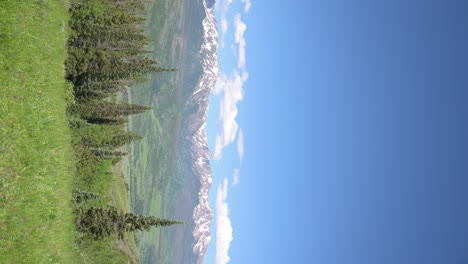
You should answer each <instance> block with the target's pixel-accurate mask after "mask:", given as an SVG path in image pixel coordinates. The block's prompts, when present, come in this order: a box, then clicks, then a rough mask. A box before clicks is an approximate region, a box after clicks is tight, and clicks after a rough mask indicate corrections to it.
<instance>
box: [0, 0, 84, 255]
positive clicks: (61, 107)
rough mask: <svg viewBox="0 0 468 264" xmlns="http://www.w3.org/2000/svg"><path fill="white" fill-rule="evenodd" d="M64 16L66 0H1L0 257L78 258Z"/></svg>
mask: <svg viewBox="0 0 468 264" xmlns="http://www.w3.org/2000/svg"><path fill="white" fill-rule="evenodd" d="M67 20H68V14H67V10H66V8H65V4H64V2H63V1H61V0H34V1H0V87H1V88H0V90H1V92H0V116H1V118H0V263H20V262H21V263H73V260H76V261H77V260H79V252H78V249H77V247H76V244H75V236H76V231H75V226H74V223H73V221H74V220H73V213H72V205H71V201H70V198H71V192H72V177H73V173H74V172H73V171H74V167H73V165H74V158H73V153H72V148H71V145H70V141H71V140H70V131H69V128H68V125H67V119H66V114H65V109H66V98H67V96H68V94H67V91H68V90H67V85H66V82H65V80H64V76H63V62H64V60H65V57H66V48H65V41H66V38H67V32H66V26H65V25H66V22H67ZM77 262H78V263H79V261H77Z"/></svg>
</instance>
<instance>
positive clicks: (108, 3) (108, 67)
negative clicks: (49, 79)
mask: <svg viewBox="0 0 468 264" xmlns="http://www.w3.org/2000/svg"><path fill="white" fill-rule="evenodd" d="M69 12H70V22H69V26H70V29H71V34H70V37H69V39H68V42H67V47H68V58H67V60H66V61H65V74H66V79H67V80H68V81H69V82H70V84H71V86H72V93H73V101H72V102H71V103H70V104H69V106H68V113H69V115H70V127H71V129H72V135H73V138H72V140H73V146H74V150H75V156H76V159H77V166H76V174H77V177H76V178H77V179H76V184H75V185H76V186H77V187H79V189H78V191H75V193H74V197H73V200H74V202H75V205H76V212H77V220H76V222H77V228H78V230H79V231H81V232H84V233H89V234H91V235H92V237H93V238H94V239H99V238H102V237H105V236H109V235H112V234H117V235H118V237H119V238H123V233H124V232H129V231H135V230H149V228H150V227H151V226H154V227H162V226H169V225H173V224H180V223H181V222H178V221H174V220H165V219H160V218H156V217H152V216H142V215H134V214H131V213H123V212H118V210H117V209H116V208H113V207H109V206H105V205H103V204H101V206H95V205H91V204H92V203H89V201H90V200H96V199H98V198H99V197H100V194H99V193H105V192H107V191H108V190H109V187H110V184H111V183H112V178H113V175H112V173H111V172H110V166H111V165H112V164H115V163H117V162H119V161H120V160H121V159H122V157H123V156H125V155H127V153H126V152H124V151H122V150H121V149H120V148H121V147H122V146H124V145H125V144H129V143H131V142H132V141H134V140H139V139H141V138H142V137H141V136H140V135H138V134H136V133H133V132H131V131H128V130H126V129H125V126H124V124H125V123H126V122H127V119H128V116H129V115H134V114H139V113H143V112H145V111H147V110H149V109H150V107H148V106H144V105H137V104H128V103H123V102H116V101H115V100H112V99H111V98H112V97H113V96H114V95H116V94H118V93H119V92H122V91H123V90H125V89H130V88H131V87H132V86H134V85H136V84H138V83H140V82H143V81H145V80H146V79H147V76H148V75H149V74H152V73H159V72H164V71H175V69H172V68H165V67H162V66H161V65H159V63H158V62H157V61H156V60H154V59H152V58H149V57H148V54H149V53H151V52H152V51H150V50H148V49H147V47H148V46H149V43H150V42H149V39H148V37H147V36H146V35H145V31H144V29H143V28H144V23H145V17H144V12H145V2H144V0H72V1H70V5H69ZM80 189H86V190H91V191H93V192H84V191H80ZM88 203H89V206H87V204H88Z"/></svg>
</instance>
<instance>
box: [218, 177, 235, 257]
mask: <svg viewBox="0 0 468 264" xmlns="http://www.w3.org/2000/svg"><path fill="white" fill-rule="evenodd" d="M227 195H228V179H227V178H224V182H223V184H222V185H221V184H220V185H218V191H217V193H216V203H215V207H216V257H215V263H216V264H226V263H228V262H229V260H230V257H229V247H230V246H231V241H232V239H233V236H232V225H231V220H230V219H229V207H228V204H227V202H226V199H227Z"/></svg>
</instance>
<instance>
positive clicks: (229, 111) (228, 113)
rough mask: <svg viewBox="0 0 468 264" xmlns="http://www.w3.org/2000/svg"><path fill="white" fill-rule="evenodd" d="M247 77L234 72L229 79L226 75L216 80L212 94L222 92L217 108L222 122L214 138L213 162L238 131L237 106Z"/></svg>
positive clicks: (219, 156)
mask: <svg viewBox="0 0 468 264" xmlns="http://www.w3.org/2000/svg"><path fill="white" fill-rule="evenodd" d="M247 77H248V75H246V74H242V76H241V75H239V72H238V71H237V70H234V71H233V72H232V73H231V74H230V75H229V77H228V76H227V75H226V74H220V76H219V78H218V83H217V84H216V86H215V90H214V94H219V93H220V92H221V91H222V92H223V97H222V98H221V100H220V106H219V121H221V122H222V128H221V130H222V131H221V132H220V133H218V135H217V137H216V143H215V149H214V153H213V157H214V159H215V160H219V159H220V158H221V152H222V149H223V148H224V147H226V146H228V145H229V144H231V143H232V142H233V141H234V140H235V138H236V134H237V131H238V129H239V125H238V124H237V122H236V117H237V113H238V109H237V104H238V103H239V102H240V101H242V99H243V96H244V95H243V94H244V91H243V85H244V82H245V81H246V80H247ZM218 138H219V139H218Z"/></svg>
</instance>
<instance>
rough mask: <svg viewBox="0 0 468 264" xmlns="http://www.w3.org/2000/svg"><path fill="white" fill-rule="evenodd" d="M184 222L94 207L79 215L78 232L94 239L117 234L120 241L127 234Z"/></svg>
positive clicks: (110, 208) (112, 208)
mask: <svg viewBox="0 0 468 264" xmlns="http://www.w3.org/2000/svg"><path fill="white" fill-rule="evenodd" d="M175 224H183V222H179V221H174V220H168V219H161V218H157V217H154V216H143V215H135V214H132V213H124V212H123V211H120V212H119V211H118V210H117V209H116V208H114V207H109V208H102V207H95V206H92V207H90V208H88V209H83V210H82V211H81V212H79V214H78V219H77V226H78V230H79V231H80V232H83V233H87V234H90V235H91V236H92V237H93V238H94V239H100V238H104V237H106V236H110V235H112V234H117V235H118V237H119V238H120V239H122V238H123V237H124V233H125V232H133V231H136V230H145V231H149V230H150V229H151V227H156V228H158V227H166V226H171V225H175Z"/></svg>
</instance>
